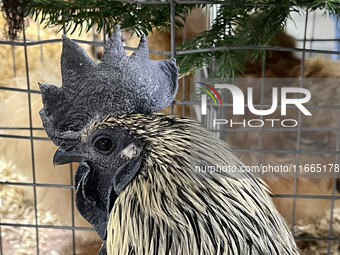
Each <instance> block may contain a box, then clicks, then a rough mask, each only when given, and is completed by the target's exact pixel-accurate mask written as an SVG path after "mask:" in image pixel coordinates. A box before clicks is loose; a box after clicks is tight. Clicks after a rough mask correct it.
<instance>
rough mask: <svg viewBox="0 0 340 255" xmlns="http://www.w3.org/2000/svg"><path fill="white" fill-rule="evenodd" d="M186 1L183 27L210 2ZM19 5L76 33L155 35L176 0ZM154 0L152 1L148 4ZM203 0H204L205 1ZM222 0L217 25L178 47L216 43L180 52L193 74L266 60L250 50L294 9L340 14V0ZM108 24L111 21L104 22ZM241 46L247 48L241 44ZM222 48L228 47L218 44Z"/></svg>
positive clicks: (39, 0)
mask: <svg viewBox="0 0 340 255" xmlns="http://www.w3.org/2000/svg"><path fill="white" fill-rule="evenodd" d="M190 1H191V0H188V1H185V4H181V0H178V1H176V5H175V11H176V22H175V25H176V29H180V28H181V27H183V25H184V23H185V16H186V15H187V14H188V13H190V11H191V10H192V9H194V8H203V7H204V6H206V5H205V4H206V3H207V2H206V1H205V2H204V3H205V4H197V1H193V0H192V2H193V3H195V4H188V2H190ZM19 2H20V4H19V5H18V9H19V10H20V11H21V13H23V15H24V16H27V15H32V16H33V17H34V18H35V19H36V20H38V21H39V22H41V23H44V24H45V26H59V28H60V29H59V31H60V30H62V29H63V26H64V27H65V29H66V31H67V32H70V33H73V32H75V31H76V29H77V28H80V29H81V30H80V31H81V32H82V31H89V29H91V28H92V27H96V28H97V31H98V32H100V31H101V30H102V29H105V33H108V32H109V31H112V29H113V27H114V26H115V25H116V24H120V26H121V28H122V29H125V30H127V31H128V32H132V33H137V34H138V35H140V34H141V33H144V34H149V33H150V32H152V29H153V28H154V27H155V28H157V29H158V30H160V31H170V4H169V2H168V1H159V0H156V1H154V0H152V3H150V0H144V1H138V2H137V1H130V0H123V2H121V1H117V0H68V1H66V0H54V1H50V0H19ZM147 2H149V3H147ZM198 3H199V1H198ZM202 3H203V2H202ZM212 3H215V4H219V8H218V10H217V16H216V18H215V20H214V21H213V24H212V26H211V28H210V29H209V30H207V31H204V32H202V33H201V34H199V35H198V36H196V37H195V38H193V39H191V40H189V41H187V42H185V43H184V44H182V45H179V46H178V47H177V49H176V50H177V51H184V50H195V49H196V50H201V49H207V48H214V50H213V51H208V50H207V51H204V52H196V53H191V54H185V53H184V54H180V55H177V56H176V58H177V60H178V62H179V63H180V72H181V74H188V73H193V72H194V71H195V69H197V68H202V67H203V66H208V65H209V64H211V63H214V67H215V68H214V76H215V77H221V78H230V77H236V76H237V74H238V73H239V72H241V73H242V72H244V70H245V63H246V62H248V61H259V60H260V61H263V60H264V59H265V57H266V54H268V52H267V51H266V50H264V49H249V48H254V47H247V46H251V45H262V46H268V45H275V44H276V41H275V35H276V34H277V33H278V32H280V31H281V30H282V29H283V27H284V25H285V22H286V21H287V19H289V18H290V13H291V12H299V13H301V14H302V13H303V12H305V11H306V10H308V11H309V12H311V11H314V10H316V9H323V10H324V15H338V14H339V13H340V0H328V1H322V0H315V1H308V0H295V1H294V0H262V1H259V0H227V1H218V0H217V1H214V2H212ZM104 24H105V25H104ZM239 46H241V49H237V48H238V47H239ZM218 47H222V48H218Z"/></svg>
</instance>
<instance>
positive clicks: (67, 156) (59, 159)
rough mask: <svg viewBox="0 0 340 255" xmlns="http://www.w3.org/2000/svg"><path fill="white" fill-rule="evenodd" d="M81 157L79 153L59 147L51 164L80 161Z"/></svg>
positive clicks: (57, 164)
mask: <svg viewBox="0 0 340 255" xmlns="http://www.w3.org/2000/svg"><path fill="white" fill-rule="evenodd" d="M82 160H83V158H82V157H81V156H80V155H76V154H74V153H71V152H67V151H65V150H63V149H61V148H59V149H58V150H57V151H56V152H55V153H54V156H53V165H54V166H59V165H64V164H68V163H72V162H79V163H80V162H81V161H82Z"/></svg>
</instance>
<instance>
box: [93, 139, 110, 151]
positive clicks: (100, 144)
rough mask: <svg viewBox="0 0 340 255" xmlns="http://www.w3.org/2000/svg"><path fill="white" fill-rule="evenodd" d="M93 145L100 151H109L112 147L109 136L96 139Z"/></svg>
mask: <svg viewBox="0 0 340 255" xmlns="http://www.w3.org/2000/svg"><path fill="white" fill-rule="evenodd" d="M94 146H95V147H96V148H97V149H98V150H100V151H109V150H110V149H111V148H112V141H111V139H109V138H106V137H105V138H100V139H98V140H97V141H96V142H95V144H94Z"/></svg>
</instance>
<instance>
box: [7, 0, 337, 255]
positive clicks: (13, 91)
mask: <svg viewBox="0 0 340 255" xmlns="http://www.w3.org/2000/svg"><path fill="white" fill-rule="evenodd" d="M177 2H178V3H179V2H181V1H176V0H171V1H169V2H162V4H169V5H170V8H171V17H170V21H171V33H169V34H168V35H167V36H164V37H162V40H164V41H158V43H155V44H152V43H151V46H150V43H149V47H150V53H151V54H154V55H155V54H157V55H158V56H159V55H162V56H163V57H169V56H170V57H176V56H178V55H181V54H186V53H187V52H183V51H180V52H177V51H176V47H175V46H176V40H177V41H178V38H176V32H175V24H174V23H175V4H176V3H177ZM182 2H183V1H182ZM151 3H153V4H155V2H151ZM190 3H193V2H190ZM207 4H209V3H208V2H207ZM216 8H218V5H217V4H213V3H211V5H209V6H208V7H207V8H206V9H205V10H200V11H199V12H200V13H198V14H194V15H197V17H196V18H198V19H199V20H200V22H202V23H204V26H209V24H210V22H211V20H213V19H214V15H215V14H216ZM202 17H204V19H202ZM292 20H293V21H288V22H287V24H286V32H287V34H290V35H292V36H294V37H295V39H292V37H287V38H286V39H284V40H293V42H294V43H293V44H288V46H287V44H285V43H284V42H285V41H284V40H283V43H282V45H281V43H280V42H279V45H278V46H259V45H249V47H242V48H241V49H242V50H247V49H254V48H255V49H263V50H267V51H270V50H275V51H276V52H279V53H287V52H288V53H291V54H294V55H290V56H291V57H292V56H293V57H294V58H293V57H292V58H291V59H288V61H296V60H300V62H294V63H295V69H298V72H299V73H300V75H298V76H295V78H296V80H295V81H294V82H297V86H298V87H305V86H307V87H308V86H309V84H308V83H305V80H306V79H307V81H309V80H308V78H309V77H313V78H327V80H326V81H325V80H318V81H315V82H316V83H317V84H318V86H316V87H315V88H313V89H314V90H313V91H312V97H313V96H314V95H313V93H319V94H320V95H322V97H319V96H318V97H316V98H315V100H314V101H312V102H310V103H308V104H307V105H306V108H307V109H308V110H310V111H311V112H312V113H313V115H315V116H316V117H315V118H316V119H315V118H314V119H313V121H312V122H313V123H315V125H314V126H313V125H311V124H308V123H309V122H306V121H305V119H304V116H303V115H302V114H301V113H300V112H299V111H296V112H294V113H293V115H294V116H295V117H296V118H297V119H298V121H299V123H304V124H306V123H307V124H308V125H307V124H306V125H298V126H296V127H294V128H293V129H290V130H289V132H286V131H287V130H284V128H276V129H268V128H266V127H258V128H249V127H248V128H230V127H225V126H223V128H221V129H216V128H214V127H213V126H212V125H211V123H212V119H213V118H216V116H219V118H226V116H230V114H231V111H232V103H231V101H230V95H226V97H225V98H224V99H223V107H222V108H221V109H220V111H217V112H215V113H214V114H211V115H209V117H202V116H201V114H200V108H199V107H196V108H193V107H192V106H193V105H195V104H196V105H199V103H197V102H193V100H190V99H189V97H188V94H190V93H189V92H190V87H191V88H192V87H195V86H196V83H194V84H193V85H191V86H190V82H189V80H190V77H185V78H183V79H182V80H180V85H181V87H180V90H179V95H178V97H177V98H176V100H175V101H174V102H173V103H172V104H171V106H170V108H169V109H168V110H169V112H170V113H175V114H178V115H182V116H189V115H190V114H191V115H194V116H195V117H197V118H198V119H199V120H200V121H201V122H202V124H203V125H205V126H206V127H207V128H208V129H210V130H211V131H212V132H214V133H215V134H216V135H218V136H219V137H220V138H221V139H223V140H225V141H226V142H227V143H228V144H229V146H230V147H231V148H232V149H233V151H234V152H235V154H236V155H237V156H238V157H241V158H242V160H243V161H245V163H246V164H255V165H261V164H264V162H266V163H268V162H270V163H272V164H274V165H275V164H277V165H280V164H283V163H282V162H284V164H286V163H287V162H286V161H283V157H284V156H286V155H289V160H290V161H289V162H288V163H287V164H291V165H292V164H293V165H295V166H299V165H301V164H318V163H319V162H320V164H322V165H325V166H329V165H333V167H335V166H336V165H337V164H339V156H338V155H339V139H340V105H339V101H340V97H339V96H340V94H339V91H338V89H339V88H338V87H339V86H338V84H337V82H338V79H337V78H338V77H339V76H340V69H339V68H340V64H339V63H337V62H336V60H337V59H338V56H339V55H338V54H339V50H338V47H339V37H340V35H339V34H338V26H339V24H340V23H338V20H337V19H336V18H330V17H323V15H322V11H314V12H313V13H309V12H308V11H305V12H304V15H301V16H300V14H292ZM190 22H192V23H191V24H190ZM194 22H195V21H190V20H189V19H187V23H186V24H185V26H184V28H183V30H182V31H181V36H180V39H179V40H180V41H182V42H184V41H186V40H187V39H188V37H189V34H190V32H191V30H193V27H195V26H197V23H194ZM30 23H31V24H30V26H29V27H27V28H26V30H23V32H22V37H21V38H20V40H19V41H16V42H12V41H7V40H5V38H4V36H2V38H1V40H0V47H2V49H1V53H0V54H1V59H0V63H1V64H0V66H1V68H2V70H1V73H2V74H1V75H2V77H1V80H2V81H0V82H1V84H0V104H1V108H0V147H1V152H0V153H1V154H0V185H1V186H0V203H1V218H0V254H3V255H7V254H53V255H57V254H96V251H98V249H99V246H100V240H99V238H98V236H96V233H95V232H94V230H93V228H92V227H91V226H90V225H89V224H87V223H86V222H85V221H84V220H82V218H81V216H80V215H79V213H78V212H77V209H76V208H75V204H74V187H73V184H74V183H73V176H74V171H75V169H76V166H74V165H69V166H64V167H58V168H57V169H54V168H53V166H52V157H53V153H54V151H55V150H56V147H55V146H54V145H53V144H52V143H51V142H50V141H49V139H48V138H47V136H46V134H45V132H44V129H43V128H42V125H41V121H40V118H39V115H38V112H39V109H40V108H41V107H42V104H41V101H40V95H39V91H38V85H37V82H43V83H44V82H46V83H50V84H55V85H61V77H60V67H59V58H60V53H61V33H59V34H56V33H55V31H56V30H55V29H54V28H45V29H43V28H42V26H41V25H40V24H36V23H34V21H30ZM26 25H27V24H26ZM68 36H69V37H71V38H72V39H74V40H75V41H77V42H78V43H80V44H81V46H82V47H84V48H85V49H86V51H87V52H88V53H89V55H90V56H91V57H92V58H93V59H94V60H96V61H98V60H99V59H100V57H101V54H102V51H103V46H104V45H105V43H106V40H107V39H108V35H105V34H103V33H102V32H101V33H97V32H96V31H95V30H94V29H93V30H91V31H90V32H89V33H87V34H82V35H81V36H79V35H77V34H76V33H75V34H72V35H68ZM123 38H125V44H126V47H125V48H126V50H127V51H130V52H131V51H132V50H134V49H135V47H136V43H135V42H136V38H135V39H131V38H130V37H129V36H127V35H123ZM149 42H150V41H149ZM165 42H166V43H168V42H170V48H169V49H168V50H164V49H163V48H162V47H161V46H162V44H164V43H165ZM212 50H213V49H212ZM225 50H228V48H226V49H225ZM199 51H200V50H197V51H193V52H199ZM155 56H156V55H155ZM277 56H278V55H275V54H273V55H272V57H271V58H272V59H273V58H274V59H275V57H277ZM280 57H281V56H280ZM155 58H157V57H155ZM321 58H322V59H321ZM330 59H333V60H334V61H331V60H330ZM307 60H308V62H307ZM296 63H298V64H296ZM307 63H308V66H306V65H307ZM273 66H278V67H279V68H280V63H279V62H277V63H276V62H274V65H273ZM287 66H288V67H289V64H288V65H285V66H284V67H285V68H287ZM297 66H298V67H297ZM320 66H322V67H323V68H325V69H327V70H332V71H333V74H332V75H329V76H327V75H325V74H324V73H322V74H320V77H317V76H313V73H315V72H318V71H320V70H319V69H321V67H320ZM211 68H213V66H212V67H211ZM291 68H292V69H293V63H291ZM259 70H260V71H259V75H258V76H257V81H256V83H257V84H258V87H257V89H258V94H257V95H258V98H257V102H256V104H255V106H256V107H258V108H261V109H265V108H266V107H267V108H268V107H270V104H269V103H268V102H267V101H266V96H268V95H267V90H265V86H266V85H265V83H267V81H268V80H266V79H264V78H266V77H267V76H268V73H269V72H270V71H271V67H270V66H269V65H268V64H267V62H265V63H264V64H262V65H260V69H259ZM337 70H339V71H338V73H339V75H338V76H337V75H336V73H337ZM324 72H326V71H324ZM246 75H247V73H246ZM208 77H209V70H208V69H205V70H198V71H197V72H196V75H195V77H194V81H199V80H202V79H205V78H208ZM191 78H192V77H191ZM286 78H289V77H288V76H287V77H286ZM328 78H329V79H328ZM320 84H321V85H322V86H321V85H320ZM308 88H312V87H308ZM254 89H255V87H254ZM188 91H189V92H188ZM271 96H272V95H271V94H269V98H271ZM254 100H255V99H254ZM209 105H213V104H212V103H209ZM246 107H248V105H246ZM190 108H191V110H190ZM295 110H297V109H295ZM296 114H297V115H296ZM317 118H320V119H319V120H318V119H317ZM261 120H262V118H261ZM283 133H289V134H291V135H290V136H284V135H282V134H283ZM272 134H276V135H272ZM306 134H308V135H306ZM240 137H241V138H240ZM288 138H289V139H288ZM288 140H289V146H288V145H287V144H288ZM293 140H294V142H293ZM319 140H322V141H319ZM269 143H270V144H271V143H276V145H275V146H272V147H271V146H269V145H268V146H267V144H269ZM268 158H270V159H271V161H268ZM266 160H267V161H266ZM321 160H322V161H321ZM273 161H274V162H273ZM337 178H338V174H337V171H333V172H332V174H331V175H330V174H328V175H327V176H322V177H320V176H318V177H317V178H315V177H314V178H306V177H305V176H303V178H301V176H299V173H294V174H293V175H290V176H289V178H287V177H286V176H281V177H280V178H274V180H275V181H273V179H266V180H268V182H269V187H270V188H271V189H272V190H273V192H274V194H273V199H274V202H275V203H276V205H277V206H278V208H279V211H280V210H281V211H280V212H281V213H282V214H283V216H284V217H285V218H286V220H287V221H288V223H289V224H290V226H291V230H292V231H293V232H294V237H295V239H296V240H297V242H298V244H299V247H300V249H301V254H338V253H339V252H340V238H339V236H340V231H339V229H340V218H339V216H340V211H339V210H338V208H339V206H340V204H339V203H338V201H339V198H340V196H339V192H338V190H337V185H340V182H339V181H338V179H337ZM282 187H283V188H284V189H283V190H280V188H282ZM339 190H340V188H339ZM297 215H298V217H297ZM301 215H302V216H304V215H306V217H305V218H304V217H302V216H301ZM89 247H91V248H93V250H91V249H90V248H89Z"/></svg>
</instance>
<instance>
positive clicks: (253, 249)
mask: <svg viewBox="0 0 340 255" xmlns="http://www.w3.org/2000/svg"><path fill="white" fill-rule="evenodd" d="M63 45H64V46H63V52H62V58H61V67H62V76H63V85H62V87H60V88H59V87H56V86H54V85H49V84H40V91H41V94H42V99H43V104H44V107H43V109H42V110H41V111H40V115H41V118H42V121H43V125H44V127H45V129H46V132H47V134H48V136H49V137H50V138H51V140H52V141H53V142H54V143H55V144H56V145H57V146H59V149H58V150H57V152H56V153H55V155H54V158H53V162H54V164H55V165H61V164H66V163H70V162H79V163H80V164H79V167H78V169H77V171H76V174H75V188H76V192H75V194H76V195H75V200H76V206H77V208H78V211H79V212H80V214H81V215H82V216H83V217H84V218H85V219H86V220H87V221H88V222H89V223H90V224H92V225H93V226H94V228H95V230H96V231H97V233H98V234H99V236H100V237H101V238H102V240H103V241H104V245H103V246H102V248H101V250H100V252H99V254H109V255H118V254H119V255H149V254H150V255H151V254H159V255H163V254H164V255H168V254H171V255H184V254H185V255H186V254H195V255H196V254H198V255H201V254H202V255H210V254H211V255H217V254H221V255H229V254H245V255H248V254H249V255H250V254H254V255H255V254H261V255H263V254H270V255H273V254H280V255H282V254H298V251H297V248H296V244H295V242H294V239H293V237H292V234H291V233H290V231H289V229H288V228H287V226H286V223H285V222H284V220H283V218H282V217H281V216H280V214H279V213H278V212H277V210H276V209H275V207H274V205H273V203H272V201H271V198H270V197H269V195H268V190H267V187H266V186H265V185H264V183H263V182H262V181H261V180H260V179H258V178H257V177H256V176H255V175H253V174H252V173H249V172H244V171H243V169H244V168H243V164H242V163H241V161H239V160H238V159H237V158H236V157H235V156H234V155H233V154H232V152H231V151H230V149H229V148H228V147H227V146H226V144H225V143H224V142H223V141H221V140H219V139H217V138H216V137H214V136H213V135H212V134H211V133H210V132H209V131H207V130H206V129H204V128H203V127H202V126H201V125H200V124H199V123H198V122H196V121H194V120H190V119H188V118H177V117H174V116H166V115H160V114H154V113H153V112H157V111H159V110H161V109H164V108H165V107H167V106H168V105H169V104H170V103H171V102H172V100H173V99H174V97H175V95H176V93H177V89H178V83H177V79H178V68H177V66H176V62H175V60H174V59H171V60H160V61H151V60H150V58H149V56H148V48H147V42H146V37H145V36H142V38H141V42H140V45H139V46H138V48H137V50H136V51H135V52H134V53H133V54H132V55H131V56H126V54H125V52H124V48H123V46H122V44H121V38H120V30H119V27H116V28H115V31H114V34H113V36H112V37H111V39H110V40H109V42H108V44H107V46H106V48H105V52H104V55H103V58H102V61H101V62H100V63H98V64H96V63H94V62H93V61H92V60H91V59H90V58H89V57H88V55H87V54H86V53H85V52H84V50H83V49H82V48H81V47H80V46H79V45H77V44H76V43H74V42H73V41H71V40H70V39H68V38H66V37H64V38H63ZM213 166H220V169H221V167H223V168H222V169H229V170H227V171H215V172H213V171H206V170H203V171H202V169H206V167H208V168H209V167H213Z"/></svg>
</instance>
